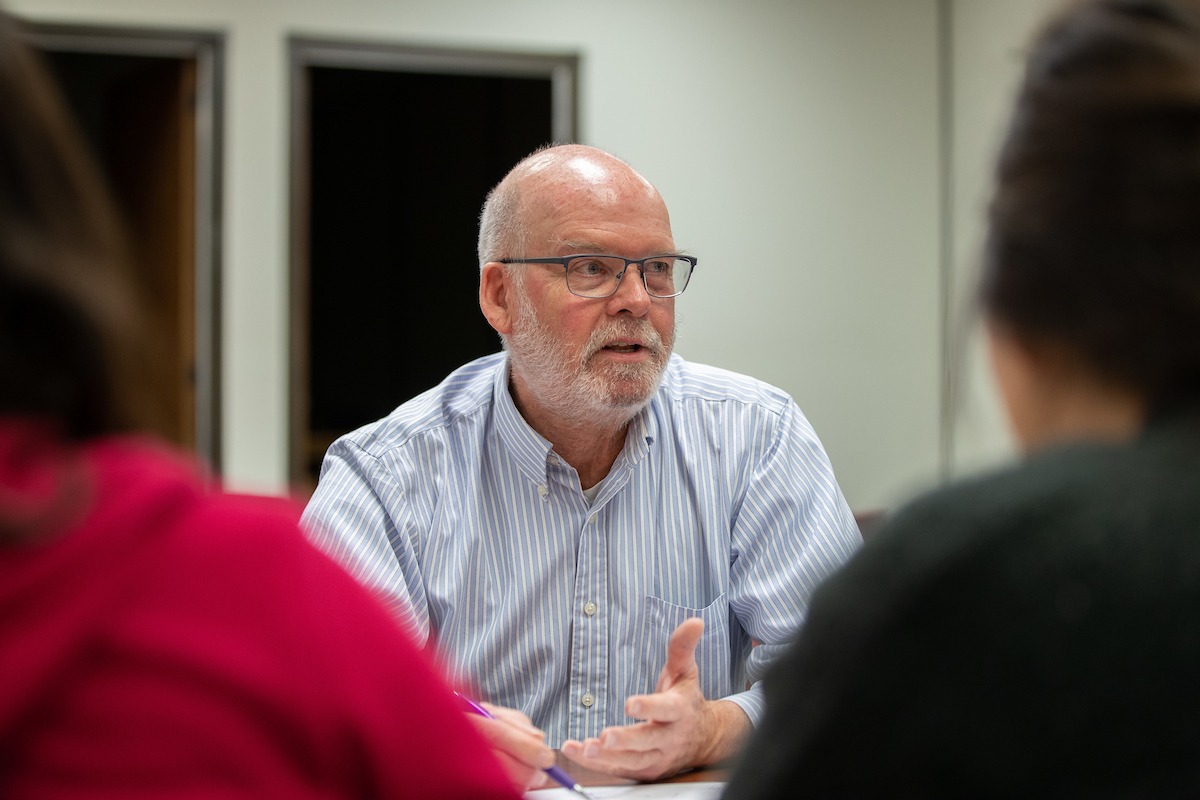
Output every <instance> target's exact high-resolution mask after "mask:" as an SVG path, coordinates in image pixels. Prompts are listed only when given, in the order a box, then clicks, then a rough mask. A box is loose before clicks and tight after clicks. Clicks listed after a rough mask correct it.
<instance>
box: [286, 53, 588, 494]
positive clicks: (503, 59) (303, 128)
mask: <svg viewBox="0 0 1200 800" xmlns="http://www.w3.org/2000/svg"><path fill="white" fill-rule="evenodd" d="M288 63H289V81H290V90H291V109H290V112H289V115H288V116H289V123H288V124H289V141H290V145H291V147H290V154H289V159H290V177H291V191H290V195H289V203H288V205H289V210H288V212H289V213H288V225H289V231H288V235H289V239H288V241H289V245H290V247H289V255H288V263H289V277H288V282H289V291H288V294H289V305H290V314H289V327H290V331H289V336H288V341H289V345H288V346H289V349H290V358H289V367H290V370H289V376H288V389H289V391H288V473H289V477H290V480H291V481H292V483H293V484H298V483H299V482H300V481H301V480H302V479H303V478H304V477H305V474H306V472H307V459H308V453H307V449H308V448H307V436H308V426H309V421H310V412H311V409H310V408H309V389H310V386H309V381H310V376H309V370H308V357H309V345H310V340H309V330H310V329H309V310H310V305H309V301H310V298H309V283H310V268H311V267H310V258H311V254H310V253H309V238H310V225H311V221H312V218H311V207H310V205H309V200H310V193H311V187H312V176H311V175H310V174H309V158H310V147H311V142H310V140H309V133H310V130H309V127H310V126H309V124H308V122H309V106H310V102H311V86H310V81H309V72H308V68H309V67H345V68H352V69H368V70H379V71H384V72H424V73H433V74H440V75H473V76H487V77H505V78H541V79H546V78H549V79H550V92H551V100H550V109H551V111H550V113H551V120H552V121H551V129H550V130H551V136H552V138H553V140H554V141H555V142H560V143H563V142H575V141H578V136H579V103H578V95H579V56H578V55H573V54H547V53H513V52H501V51H493V50H467V49H456V48H440V47H428V46H423V45H408V44H402V43H397V42H369V41H352V40H337V39H320V38H310V37H306V36H292V37H289V39H288Z"/></svg>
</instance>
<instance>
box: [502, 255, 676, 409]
mask: <svg viewBox="0 0 1200 800" xmlns="http://www.w3.org/2000/svg"><path fill="white" fill-rule="evenodd" d="M512 297H513V304H514V307H515V308H514V310H515V311H516V314H515V317H514V323H513V330H512V333H510V334H509V335H508V336H505V337H502V338H503V340H504V347H505V349H506V350H508V357H509V363H510V365H511V368H512V370H513V371H514V372H515V373H516V374H518V375H520V376H521V380H522V381H524V383H525V386H526V387H527V388H528V390H529V391H530V393H531V394H532V395H533V396H534V397H535V398H537V402H538V404H539V405H541V406H543V407H544V408H546V409H548V410H549V411H551V412H552V413H554V414H555V415H556V416H558V417H559V418H560V419H562V420H563V421H564V422H566V423H567V424H569V425H572V426H574V427H583V426H588V427H593V426H598V427H605V428H611V429H613V430H616V429H619V428H622V427H624V426H625V424H626V423H628V422H629V420H631V419H633V418H634V417H635V416H636V415H637V413H638V412H639V411H641V410H642V409H643V408H645V407H646V405H647V404H648V403H649V402H650V399H651V398H652V397H654V393H655V392H656V391H658V384H659V382H660V381H661V380H662V375H663V371H664V370H665V369H666V368H667V362H668V360H669V359H670V358H671V349H672V348H673V347H674V344H675V332H674V331H671V334H670V336H669V337H668V338H667V340H666V341H663V337H661V336H659V334H658V331H656V330H655V329H654V326H652V325H651V324H650V323H649V321H647V320H646V319H642V318H636V317H613V318H610V319H607V320H605V322H604V323H603V324H602V325H601V326H600V327H598V328H597V329H596V330H594V331H592V334H591V336H589V337H588V340H587V342H586V343H585V344H584V346H583V349H582V352H580V353H568V352H566V351H565V350H564V348H563V344H562V341H561V338H560V337H559V336H557V335H555V333H554V332H553V331H551V330H550V328H549V327H548V326H547V325H545V324H544V323H543V322H542V321H541V320H540V319H539V318H538V315H537V309H535V308H534V306H533V303H532V302H530V300H529V295H528V294H527V293H526V291H525V287H524V285H523V282H522V281H521V280H520V278H518V279H517V280H515V281H513V291H512ZM621 338H633V339H637V340H638V341H640V342H641V343H642V345H643V347H645V349H646V350H647V352H648V353H649V354H650V359H649V360H648V361H645V362H642V363H635V364H614V363H606V362H605V361H604V360H603V359H601V358H600V357H599V354H600V351H601V349H602V348H603V347H604V345H605V344H607V343H608V342H611V341H613V340H614V339H621Z"/></svg>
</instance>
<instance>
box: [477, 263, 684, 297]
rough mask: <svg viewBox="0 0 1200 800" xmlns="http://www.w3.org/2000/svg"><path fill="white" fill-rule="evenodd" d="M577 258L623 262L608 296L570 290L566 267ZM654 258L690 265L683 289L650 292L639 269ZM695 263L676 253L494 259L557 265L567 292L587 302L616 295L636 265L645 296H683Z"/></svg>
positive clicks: (644, 276)
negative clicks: (660, 292) (631, 256)
mask: <svg viewBox="0 0 1200 800" xmlns="http://www.w3.org/2000/svg"><path fill="white" fill-rule="evenodd" d="M577 258H615V259H618V260H620V261H624V262H625V267H624V269H622V270H621V272H620V274H619V275H617V283H616V285H615V286H613V290H612V291H611V292H609V293H608V294H599V295H596V294H580V293H579V292H577V291H575V290H574V289H572V288H571V281H570V280H568V279H567V267H568V265H569V264H570V263H571V262H572V261H574V260H575V259H577ZM656 258H679V259H683V260H684V261H686V262H688V264H690V265H691V267H690V268H689V269H688V276H687V280H686V281H684V282H683V289H680V290H679V291H678V292H675V293H673V294H655V293H654V292H652V291H650V286H649V285H648V284H647V283H646V272H645V270H644V269H642V268H641V267H642V265H644V264H645V263H646V262H647V261H653V260H654V259H656ZM697 261H698V259H697V258H696V257H695V256H681V255H679V254H677V253H660V254H659V255H656V256H646V257H645V258H625V257H624V256H614V255H611V254H609V253H577V254H576V255H573V256H554V257H547V258H498V259H496V263H498V264H558V265H559V266H560V267H562V268H563V279H564V280H566V281H567V291H568V292H570V293H571V294H573V295H575V296H576V297H586V298H587V299H588V300H603V299H604V298H606V297H612V296H613V295H614V294H616V293H617V290H618V289H620V288H621V279H622V278H624V277H625V273H626V272H628V271H629V266H630V265H631V264H637V265H638V275H640V276H641V278H642V288H644V289H645V290H646V294H648V295H650V296H651V297H657V298H659V299H666V298H669V297H679V295H681V294H683V290H684V289H686V288H687V287H688V284H689V283H691V282H692V274H693V273H695V271H696V263H697Z"/></svg>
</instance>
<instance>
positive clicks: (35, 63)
mask: <svg viewBox="0 0 1200 800" xmlns="http://www.w3.org/2000/svg"><path fill="white" fill-rule="evenodd" d="M142 324H143V320H142V319H141V318H140V315H139V310H138V306H137V303H136V302H135V300H134V296H133V290H132V288H131V284H130V281H129V273H128V262H127V258H126V250H125V246H124V241H123V237H122V234H121V231H120V226H119V225H118V223H117V217H116V213H115V211H114V209H113V206H112V204H111V202H110V201H109V198H108V196H107V194H106V192H105V189H104V186H103V183H102V181H101V178H100V174H99V172H98V170H97V168H96V167H95V165H94V164H93V163H92V161H91V159H90V157H89V155H88V152H87V150H86V149H85V147H84V145H83V142H82V139H81V137H80V136H79V134H78V133H77V131H76V129H75V127H74V125H73V123H72V120H71V118H70V116H69V115H68V113H67V110H66V107H65V105H64V103H63V101H62V99H61V98H60V96H59V93H58V91H57V89H56V87H55V85H54V84H53V82H52V81H51V79H50V77H49V76H48V74H47V72H46V70H45V69H44V67H43V66H42V64H41V62H40V59H39V58H38V56H37V54H36V53H34V52H33V51H32V50H31V49H30V48H29V47H27V46H26V45H25V44H24V43H23V42H22V41H21V40H20V38H19V34H18V31H17V23H16V22H14V20H12V19H11V18H10V17H8V16H7V15H5V14H3V13H2V12H0V415H6V416H11V415H19V416H24V417H36V418H40V419H42V420H45V421H48V422H51V423H53V424H54V425H55V426H56V427H58V429H59V431H60V433H61V435H63V436H65V437H67V438H69V439H73V440H82V439H87V438H91V437H95V436H99V435H103V434H107V433H113V432H117V431H122V430H129V429H136V428H143V427H153V425H154V423H155V422H157V420H156V419H155V418H154V414H153V411H152V405H151V402H152V401H151V399H150V398H151V393H150V392H149V391H148V386H149V380H150V375H149V372H150V370H151V369H152V365H151V360H150V358H149V355H148V349H147V347H146V344H147V343H146V342H145V340H144V339H143V338H142Z"/></svg>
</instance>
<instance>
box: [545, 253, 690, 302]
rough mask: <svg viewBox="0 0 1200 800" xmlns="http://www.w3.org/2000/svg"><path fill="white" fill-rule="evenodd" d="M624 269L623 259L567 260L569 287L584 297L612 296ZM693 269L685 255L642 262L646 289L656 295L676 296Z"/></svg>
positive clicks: (600, 257)
mask: <svg viewBox="0 0 1200 800" xmlns="http://www.w3.org/2000/svg"><path fill="white" fill-rule="evenodd" d="M631 266H632V265H631ZM635 269H636V267H635ZM624 270H625V262H624V261H622V260H621V259H619V258H606V257H604V256H587V257H585V258H576V259H572V260H571V261H569V262H567V288H568V289H570V290H571V291H572V292H574V293H575V294H578V295H582V296H583V297H608V296H609V295H611V294H613V293H615V292H616V291H617V284H618V283H620V281H621V273H622V272H623V271H624ZM691 272H692V265H691V262H689V261H688V260H687V259H685V258H672V257H670V256H664V257H662V258H652V259H647V260H646V261H644V262H643V263H642V275H643V276H644V277H645V280H646V292H647V293H649V294H650V295H653V296H654V297H673V296H675V295H677V294H679V293H680V292H682V291H683V288H684V287H685V286H687V282H688V276H689V275H690V274H691Z"/></svg>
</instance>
